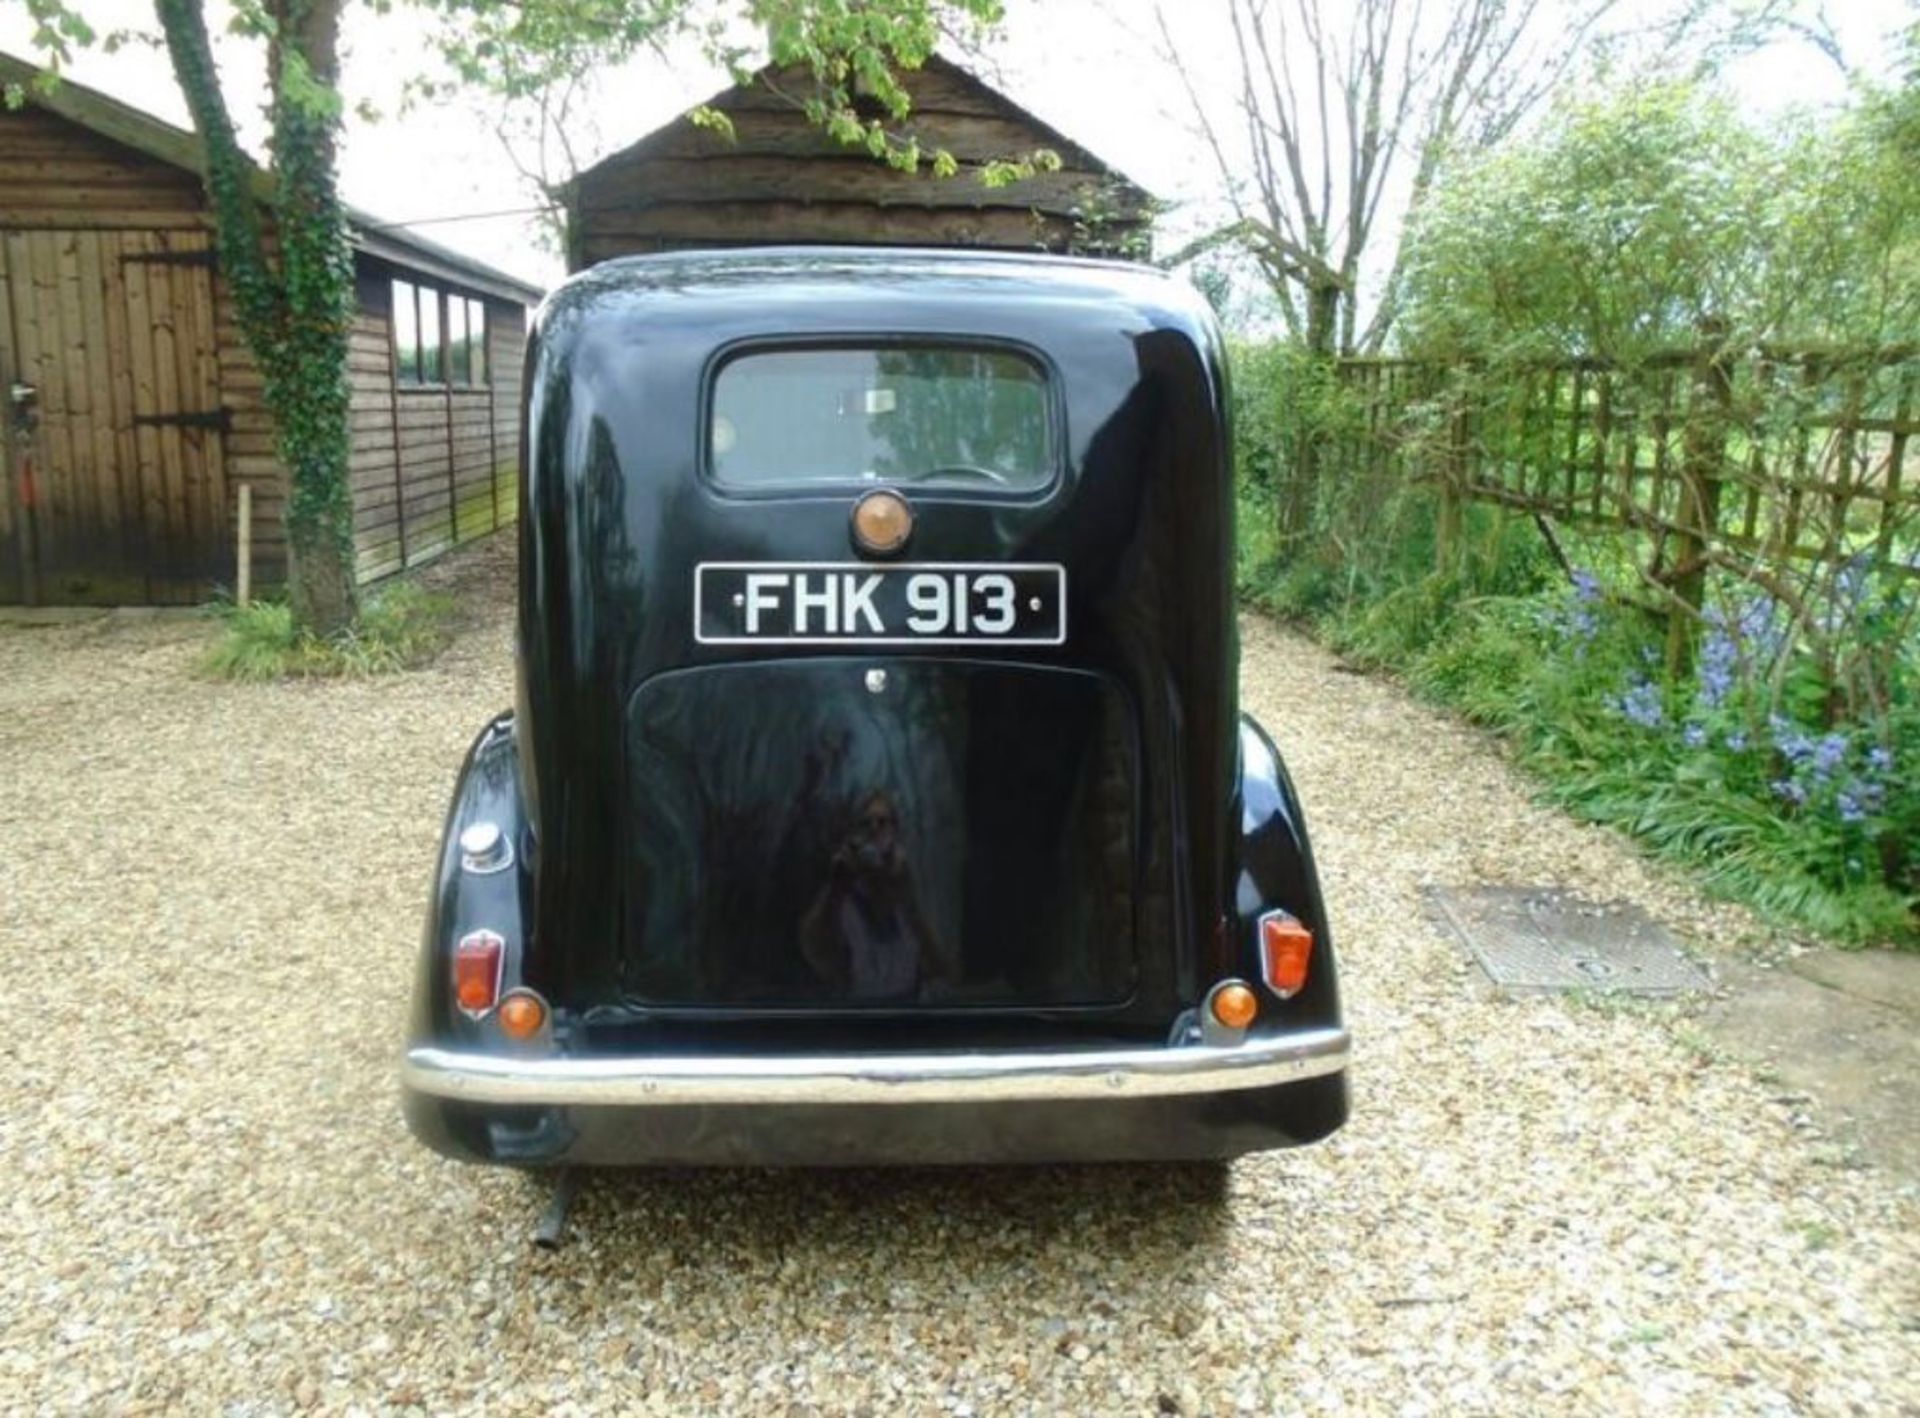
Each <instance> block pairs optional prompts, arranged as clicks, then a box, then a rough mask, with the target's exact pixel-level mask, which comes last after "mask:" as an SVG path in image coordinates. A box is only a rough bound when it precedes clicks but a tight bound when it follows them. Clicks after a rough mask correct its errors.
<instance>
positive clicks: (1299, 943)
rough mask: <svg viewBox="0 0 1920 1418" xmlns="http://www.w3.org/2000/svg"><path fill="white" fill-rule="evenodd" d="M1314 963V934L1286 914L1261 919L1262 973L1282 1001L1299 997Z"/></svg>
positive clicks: (1279, 912) (1271, 912) (1283, 912)
mask: <svg viewBox="0 0 1920 1418" xmlns="http://www.w3.org/2000/svg"><path fill="white" fill-rule="evenodd" d="M1312 962H1313V932H1312V931H1310V930H1308V929H1307V928H1306V927H1305V926H1303V925H1302V924H1301V923H1300V921H1299V919H1298V918H1297V917H1294V916H1290V915H1288V914H1287V913H1286V912H1285V911H1269V912H1267V914H1266V915H1264V916H1262V917H1261V918H1260V971H1261V974H1262V975H1264V976H1265V978H1266V981H1267V988H1268V989H1270V990H1272V991H1273V992H1274V993H1275V994H1276V995H1279V996H1280V998H1281V999H1289V998H1291V997H1292V996H1294V995H1297V994H1299V993H1300V991H1301V988H1302V987H1303V986H1305V984H1306V983H1307V967H1308V966H1309V965H1310V964H1311V963H1312Z"/></svg>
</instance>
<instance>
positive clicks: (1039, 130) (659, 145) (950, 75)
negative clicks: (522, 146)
mask: <svg viewBox="0 0 1920 1418" xmlns="http://www.w3.org/2000/svg"><path fill="white" fill-rule="evenodd" d="M921 69H922V70H923V71H924V72H926V73H930V74H936V75H939V76H941V77H942V78H947V79H951V80H952V81H953V82H955V83H956V84H959V85H960V86H961V87H962V88H964V89H966V90H968V91H969V92H970V93H972V94H973V95H974V96H976V97H977V98H979V99H981V100H982V101H983V102H984V103H986V104H987V105H988V106H990V107H992V108H994V109H997V110H998V111H999V113H1000V115H1001V116H1002V117H1005V118H1008V119H1011V120H1013V121H1014V122H1017V123H1019V124H1021V125H1022V126H1023V127H1025V128H1027V129H1029V130H1031V131H1032V133H1033V134H1034V136H1035V137H1036V138H1038V139H1039V140H1040V141H1039V143H1038V144H1037V145H1036V146H1044V147H1049V148H1052V149H1053V150H1054V151H1056V152H1058V153H1059V154H1060V157H1061V159H1062V161H1063V162H1065V163H1066V165H1067V166H1069V167H1076V168H1080V169H1083V170H1085V171H1087V172H1096V173H1099V174H1101V175H1102V176H1105V177H1109V178H1112V179H1113V181H1114V184H1115V185H1116V187H1117V188H1118V189H1119V190H1120V191H1122V192H1123V193H1124V194H1125V195H1126V196H1127V197H1128V198H1129V199H1130V200H1131V201H1132V202H1134V203H1137V205H1138V206H1139V207H1140V208H1142V209H1145V208H1146V207H1147V206H1149V205H1150V204H1151V203H1152V202H1153V200H1154V198H1153V194H1152V193H1150V192H1148V191H1147V190H1146V188H1144V187H1142V186H1141V185H1140V184H1139V183H1137V182H1135V181H1134V180H1133V179H1132V178H1130V177H1128V176H1127V175H1126V174H1125V173H1123V172H1121V171H1120V170H1119V169H1118V168H1117V167H1115V166H1114V165H1113V164H1112V163H1109V162H1106V161H1104V160H1103V159H1101V158H1100V157H1098V156H1097V155H1095V154H1094V153H1093V152H1092V151H1090V150H1089V149H1088V148H1086V147H1085V146H1084V145H1083V144H1081V143H1077V142H1075V141H1074V140H1073V139H1072V138H1069V137H1068V136H1067V135H1066V134H1065V133H1062V132H1061V131H1060V130H1059V129H1058V128H1055V127H1054V126H1053V125H1052V124H1051V123H1048V122H1047V121H1046V120H1045V119H1043V118H1040V117H1038V116H1037V115H1036V114H1034V113H1033V112H1031V111H1030V110H1028V109H1026V108H1023V107H1021V106H1020V105H1019V104H1018V103H1015V102H1014V101H1013V100H1012V99H1011V98H1009V97H1008V96H1007V95H1006V94H1005V93H1003V92H1001V91H1000V90H999V89H996V88H995V87H994V86H993V85H991V84H989V83H988V82H987V81H986V80H984V79H982V78H980V77H979V76H978V75H977V74H974V73H973V72H972V71H971V70H969V69H967V68H965V67H964V66H962V65H959V64H956V63H954V62H953V61H952V60H951V59H948V58H946V57H945V56H944V55H941V54H930V55H928V56H927V60H926V63H925V64H923V65H922V66H921ZM780 72H781V71H780V68H779V66H777V65H772V64H769V65H767V66H765V67H764V68H762V69H760V70H759V71H757V72H756V73H755V74H754V76H753V78H752V80H751V81H750V82H749V83H747V84H732V85H729V86H728V87H727V88H724V89H721V90H720V91H719V92H717V93H715V94H713V95H712V96H711V97H709V98H708V99H706V101H705V102H704V103H703V104H700V105H698V107H703V108H715V109H720V110H722V111H723V112H724V111H726V110H729V109H733V108H737V107H740V106H742V104H743V103H746V102H748V101H750V96H753V95H757V94H759V93H764V92H766V87H767V85H766V81H767V79H768V78H769V77H770V76H774V75H778V74H779V73H780ZM912 117H913V115H912V114H909V115H908V118H907V121H908V122H909V123H911V122H912ZM688 121H689V120H688V118H687V116H686V115H685V114H681V115H679V116H677V117H675V118H673V119H671V120H669V121H668V122H666V123H663V124H661V125H660V126H659V127H658V128H655V129H653V130H652V131H651V132H649V133H646V134H644V135H642V136H641V137H640V138H638V139H636V140H635V141H634V142H632V143H630V144H628V145H627V146H626V147H624V148H621V149H619V150H618V151H616V152H613V153H611V154H609V155H608V156H606V157H604V158H602V159H601V160H600V161H599V162H597V163H595V164H594V165H593V166H592V167H589V168H586V169H584V170H583V171H581V172H580V173H579V174H577V175H576V176H575V177H574V179H573V180H574V182H576V183H584V182H591V181H592V180H593V179H594V178H595V177H596V176H598V175H600V174H601V173H603V172H605V171H606V170H608V169H611V168H614V167H618V166H621V165H623V164H625V163H628V162H631V161H632V160H633V159H635V158H638V157H645V156H647V155H649V154H651V153H653V152H655V151H656V150H659V149H663V148H666V147H667V146H669V145H670V144H671V143H673V141H674V139H675V138H676V136H677V135H678V134H680V133H681V132H682V131H683V127H684V125H685V124H687V123H688ZM1008 156H1013V155H1012V154H1008Z"/></svg>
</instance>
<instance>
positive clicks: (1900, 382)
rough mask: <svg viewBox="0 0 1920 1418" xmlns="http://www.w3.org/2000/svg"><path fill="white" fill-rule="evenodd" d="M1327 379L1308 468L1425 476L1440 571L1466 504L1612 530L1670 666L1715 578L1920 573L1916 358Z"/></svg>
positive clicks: (1673, 356) (1361, 367)
mask: <svg viewBox="0 0 1920 1418" xmlns="http://www.w3.org/2000/svg"><path fill="white" fill-rule="evenodd" d="M1335 378H1336V381H1337V386H1338V389H1339V394H1340V397H1339V398H1338V399H1337V400H1336V401H1335V404H1334V407H1335V409H1336V411H1337V415H1336V417H1335V418H1333V419H1332V420H1331V421H1330V423H1329V426H1328V427H1327V428H1326V429H1325V430H1324V431H1323V432H1321V433H1320V434H1319V436H1318V439H1317V446H1314V447H1313V452H1312V467H1311V470H1310V471H1311V476H1312V477H1314V478H1315V479H1318V480H1326V479H1351V478H1364V479H1368V480H1370V481H1374V480H1378V481H1379V482H1380V483H1392V482H1396V481H1409V480H1412V481H1422V482H1426V483H1428V484H1430V485H1431V486H1433V487H1434V488H1435V489H1436V491H1437V492H1438V494H1439V496H1440V501H1441V513H1440V519H1439V525H1440V537H1439V552H1438V554H1439V556H1440V557H1441V559H1442V560H1443V562H1450V561H1451V559H1452V558H1453V557H1454V556H1455V555H1456V554H1457V541H1458V529H1459V525H1460V520H1459V515H1458V510H1459V507H1460V505H1461V504H1462V503H1463V502H1465V501H1481V502H1489V503H1495V504H1498V505H1500V506H1503V507H1507V508H1511V509H1513V510H1516V511H1520V512H1524V513H1528V514H1531V515H1533V516H1535V517H1538V518H1540V519H1542V521H1543V524H1545V525H1547V526H1548V527H1549V528H1551V525H1552V524H1554V523H1561V524H1568V525H1575V526H1582V527H1587V528H1597V529H1607V528H1611V529H1614V530H1616V531H1618V532H1620V533H1621V534H1622V535H1623V536H1624V537H1628V538H1630V539H1631V540H1632V543H1633V548H1634V557H1635V560H1636V562H1637V564H1638V565H1639V566H1640V569H1641V574H1642V577H1643V580H1644V582H1645V583H1646V585H1647V586H1648V587H1649V588H1651V589H1653V590H1654V591H1656V592H1658V593H1659V594H1660V595H1661V596H1662V597H1663V598H1664V600H1665V602H1666V603H1667V605H1668V607H1669V609H1670V610H1671V612H1672V615H1671V623H1672V625H1673V635H1672V636H1671V637H1670V650H1671V654H1672V658H1673V659H1675V660H1676V661H1677V660H1678V659H1681V658H1684V656H1685V653H1686V643H1687V639H1688V637H1689V635H1690V633H1691V630H1692V626H1693V625H1694V623H1696V622H1697V620H1698V616H1699V611H1700V608H1701V605H1702V601H1703V596H1704V592H1705V582H1706V576H1707V573H1708V572H1709V571H1710V570H1721V571H1726V572H1729V573H1731V574H1735V575H1738V576H1741V577H1743V578H1745V579H1747V580H1750V581H1753V582H1754V583H1755V584H1758V585H1761V586H1763V587H1767V588H1768V589H1770V590H1772V591H1775V592H1776V593H1779V592H1782V591H1784V590H1785V589H1787V588H1788V587H1790V586H1792V585H1794V584H1804V583H1805V582H1806V581H1807V580H1808V579H1809V573H1812V574H1813V575H1815V576H1817V575H1819V574H1821V572H1822V570H1825V571H1826V572H1829V573H1830V572H1831V571H1832V570H1833V569H1835V568H1837V567H1840V566H1843V565H1847V564H1861V565H1872V566H1876V567H1881V568H1885V569H1889V570H1892V571H1895V572H1897V573H1899V574H1904V575H1920V468H1916V467H1915V466H1914V464H1915V462H1916V461H1917V460H1920V439H1916V438H1915V434H1916V432H1920V418H1917V417H1916V415H1920V397H1917V396H1920V347H1914V346H1892V347H1886V348H1880V349H1871V350H1839V349H1831V350H1818V349H1774V348H1760V349H1756V350H1751V351H1746V352H1741V353H1734V352H1730V351H1728V350H1726V349H1725V348H1724V347H1723V346H1721V345H1719V344H1717V343H1715V344H1711V345H1709V346H1707V347H1703V348H1702V349H1699V350H1689V351H1678V352H1673V353H1669V354H1662V355H1657V356H1654V357H1652V358H1649V359H1646V360H1643V361H1640V362H1638V363H1636V364H1633V365H1630V366H1629V365H1622V364H1616V363H1613V362H1610V361H1605V360H1594V359H1585V360H1565V361H1556V362H1551V363H1533V364H1514V365H1502V366H1490V365H1485V364H1478V363H1472V362H1460V363H1443V362H1432V361H1419V360H1405V359H1349V360H1342V361H1340V362H1339V364H1338V366H1337V368H1336V371H1335ZM1303 446H1306V445H1305V444H1304V443H1303ZM1296 471H1298V470H1296Z"/></svg>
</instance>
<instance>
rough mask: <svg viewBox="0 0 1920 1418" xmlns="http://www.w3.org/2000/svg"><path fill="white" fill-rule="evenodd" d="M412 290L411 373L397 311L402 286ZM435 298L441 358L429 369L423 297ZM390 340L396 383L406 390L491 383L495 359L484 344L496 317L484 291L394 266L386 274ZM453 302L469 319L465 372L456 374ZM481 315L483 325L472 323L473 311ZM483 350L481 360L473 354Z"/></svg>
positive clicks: (486, 386)
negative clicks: (477, 292)
mask: <svg viewBox="0 0 1920 1418" xmlns="http://www.w3.org/2000/svg"><path fill="white" fill-rule="evenodd" d="M403 290H405V291H408V292H410V293H411V295H412V301H411V304H412V307H413V321H412V327H413V351H412V353H413V372H412V373H411V374H408V373H407V372H406V370H405V362H404V359H403V351H404V348H405V347H404V346H403V345H402V343H401V340H400V334H401V331H400V320H399V317H398V314H397V312H398V311H399V309H400V307H401V304H402V301H401V298H400V293H401V291H403ZM429 297H430V298H431V299H432V302H433V305H432V309H433V312H434V325H435V329H436V332H437V336H438V351H439V356H440V357H439V359H438V361H437V362H436V363H437V368H436V369H435V370H433V371H431V374H432V377H429V371H428V369H427V366H426V359H425V355H426V344H425V341H424V340H423V338H422V336H423V334H424V331H425V326H426V322H425V321H424V320H422V319H421V315H422V312H423V311H424V310H425V309H426V304H425V301H426V299H427V298H429ZM387 302H388V305H387V344H388V348H389V358H390V359H391V361H392V370H393V386H394V388H395V389H397V390H398V391H399V392H400V393H403V394H417V393H436V392H445V391H447V390H462V389H472V390H479V389H491V388H492V387H493V360H492V359H491V358H490V357H489V356H490V353H491V352H490V351H489V350H488V349H487V347H486V341H487V333H488V329H489V327H490V326H491V325H492V323H493V321H492V318H491V312H489V311H488V309H487V302H486V300H485V298H484V297H481V296H476V295H469V294H467V293H466V292H465V291H462V290H458V289H456V288H454V287H451V286H446V285H439V284H436V283H434V282H431V281H423V280H421V279H419V278H418V277H417V276H415V275H413V274H412V273H411V272H406V271H405V270H404V268H402V267H395V268H394V271H393V273H390V274H389V276H388V278H387ZM455 304H458V305H459V306H460V307H461V311H462V315H463V317H464V319H465V321H466V330H467V333H466V336H465V340H464V343H465V346H466V350H467V377H466V378H465V379H456V378H454V360H453V347H452V342H451V337H452V333H453V322H452V309H453V307H454V305H455ZM476 315H478V317H479V321H480V328H479V330H478V332H476V331H475V330H474V328H473V321H474V317H475V316H476ZM476 353H478V355H479V356H480V357H479V359H478V361H476V360H475V359H474V357H473V356H474V355H475V354H476Z"/></svg>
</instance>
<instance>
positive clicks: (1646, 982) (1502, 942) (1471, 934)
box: [1430, 886, 1710, 995]
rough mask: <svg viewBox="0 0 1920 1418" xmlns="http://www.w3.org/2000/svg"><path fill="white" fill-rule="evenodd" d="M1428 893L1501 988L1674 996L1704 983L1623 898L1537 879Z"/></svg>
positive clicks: (1659, 929)
mask: <svg viewBox="0 0 1920 1418" xmlns="http://www.w3.org/2000/svg"><path fill="white" fill-rule="evenodd" d="M1430 895H1431V899H1432V900H1433V902H1434V904H1435V905H1436V906H1437V907H1438V908H1439V911H1440V915H1441V917H1442V918H1443V919H1444V920H1445V921H1446V923H1447V924H1448V925H1449V926H1451V927H1452V928H1453V930H1454V931H1455V932H1456V933H1457V934H1458V935H1459V937H1460V939H1461V940H1462V941H1463V942H1464V943H1465V944H1466V947H1467V949H1468V950H1469V951H1471V952H1472V953H1473V958H1474V959H1475V960H1477V961H1479V962H1480V968H1481V969H1482V970H1485V971H1486V972H1487V976H1488V978H1489V979H1491V980H1492V981H1493V982H1494V984H1496V985H1498V986H1499V987H1500V988H1501V989H1503V990H1510V991H1514V992H1537V991H1548V990H1600V991H1605V992H1608V993H1612V994H1634V995H1678V994H1685V993H1687V992H1688V991H1691V990H1704V989H1706V988H1708V985H1709V983H1710V982H1709V981H1708V979H1707V977H1706V975H1705V974H1704V973H1703V972H1702V971H1701V969H1700V967H1699V966H1697V965H1695V964H1694V963H1693V962H1692V961H1691V960H1689V959H1687V957H1686V956H1685V955H1684V954H1683V953H1681V950H1680V945H1679V942H1677V941H1676V940H1675V939H1674V938H1673V936H1672V935H1671V934H1669V933H1668V932H1667V930H1666V929H1665V928H1664V927H1663V926H1661V925H1660V924H1659V923H1658V922H1656V921H1655V920H1653V918H1652V917H1650V916H1648V915H1647V913H1646V912H1645V911H1642V910H1641V909H1640V908H1639V907H1638V906H1635V905H1632V904H1631V903H1629V902H1625V901H1613V902H1606V903H1601V902H1594V901H1587V900H1584V899H1582V898H1581V897H1578V896H1575V895H1573V894H1572V893H1571V892H1566V891H1560V890H1557V889H1555V888H1553V887H1539V886H1479V887H1467V888H1462V889H1458V890H1456V889H1453V888H1450V887H1437V888H1434V889H1433V890H1432V891H1431V893H1430Z"/></svg>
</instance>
